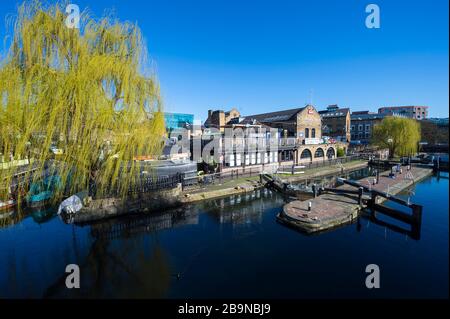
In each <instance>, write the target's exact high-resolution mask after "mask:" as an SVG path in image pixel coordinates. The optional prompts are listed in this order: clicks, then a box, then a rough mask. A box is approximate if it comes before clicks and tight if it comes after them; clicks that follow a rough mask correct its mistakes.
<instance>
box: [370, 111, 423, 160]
mask: <svg viewBox="0 0 450 319" xmlns="http://www.w3.org/2000/svg"><path fill="white" fill-rule="evenodd" d="M419 142H420V125H419V123H418V122H417V121H416V120H413V119H407V118H401V117H393V116H389V117H386V118H384V119H383V121H382V122H381V123H380V124H379V125H376V126H375V127H374V129H373V134H372V143H373V144H375V145H377V146H380V147H385V148H388V149H389V156H390V157H391V158H392V157H394V156H395V155H397V156H406V155H413V154H415V153H416V152H417V147H418V144H419Z"/></svg>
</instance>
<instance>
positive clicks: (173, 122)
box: [164, 113, 194, 131]
mask: <svg viewBox="0 0 450 319" xmlns="http://www.w3.org/2000/svg"><path fill="white" fill-rule="evenodd" d="M164 122H165V124H166V130H167V131H172V130H174V129H178V128H192V126H193V125H194V115H193V114H184V113H164Z"/></svg>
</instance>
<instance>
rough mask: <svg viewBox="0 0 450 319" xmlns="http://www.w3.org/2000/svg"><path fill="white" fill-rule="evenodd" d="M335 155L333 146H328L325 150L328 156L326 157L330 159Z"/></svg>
mask: <svg viewBox="0 0 450 319" xmlns="http://www.w3.org/2000/svg"><path fill="white" fill-rule="evenodd" d="M335 156H336V153H335V152H334V148H332V147H330V148H329V149H328V150H327V157H328V159H332V158H333V157H335Z"/></svg>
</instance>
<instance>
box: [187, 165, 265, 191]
mask: <svg viewBox="0 0 450 319" xmlns="http://www.w3.org/2000/svg"><path fill="white" fill-rule="evenodd" d="M261 172H262V167H245V168H242V169H233V170H229V171H226V172H218V173H213V174H205V175H200V176H193V177H188V178H184V179H183V189H185V190H195V189H202V188H206V187H208V186H210V185H215V184H222V183H224V182H227V181H230V180H234V179H238V178H246V177H253V176H259V174H260V173H261Z"/></svg>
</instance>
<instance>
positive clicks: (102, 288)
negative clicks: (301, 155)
mask: <svg viewBox="0 0 450 319" xmlns="http://www.w3.org/2000/svg"><path fill="white" fill-rule="evenodd" d="M446 177H447V178H448V175H447V176H446ZM439 183H440V185H439V188H438V187H437V180H436V179H435V178H430V179H428V180H425V181H423V182H421V183H420V184H418V185H417V186H415V187H416V188H418V189H417V190H416V192H415V196H422V197H419V198H418V199H417V202H420V203H422V202H423V203H424V204H425V205H426V206H425V209H426V210H427V209H428V210H427V211H426V212H425V214H424V217H426V218H424V221H423V222H424V225H425V227H424V229H422V230H420V227H419V228H418V229H414V228H408V227H406V228H405V227H404V225H400V224H398V223H396V222H395V221H394V222H392V221H391V220H388V219H385V218H382V216H381V215H378V214H375V215H374V216H371V215H370V214H367V216H366V215H364V216H363V217H361V218H359V219H358V220H357V223H356V225H351V226H349V227H343V228H340V229H339V230H333V231H331V232H329V233H326V234H322V235H319V236H314V237H309V236H306V235H304V234H301V233H297V232H295V233H294V232H290V230H289V229H287V228H285V227H282V226H281V225H278V224H276V222H275V215H276V213H277V212H278V211H279V209H281V207H282V205H283V204H284V203H285V202H286V199H285V198H283V197H282V196H280V195H279V194H277V193H274V192H272V191H270V190H268V189H261V190H259V191H255V192H252V193H247V194H240V195H234V196H229V197H226V198H220V199H216V200H209V201H205V202H201V203H198V204H195V205H191V206H187V207H184V208H183V209H177V210H172V211H168V212H164V213H160V214H148V215H135V216H130V217H128V218H117V219H111V220H105V221H102V222H98V223H95V224H91V225H84V226H82V227H80V226H75V225H66V224H64V223H62V222H61V221H60V220H59V219H58V218H52V215H53V213H51V211H50V210H48V211H46V210H38V211H35V212H34V216H33V213H32V212H31V211H28V212H22V213H21V216H20V217H17V216H16V217H14V216H15V214H18V213H19V212H15V213H13V214H11V216H9V217H10V218H9V219H11V220H12V219H14V218H15V220H16V222H17V223H19V225H17V224H16V225H15V226H14V227H11V225H13V224H9V225H10V226H8V227H7V228H4V229H2V230H1V231H0V268H1V269H3V270H4V272H2V273H1V274H0V288H1V289H0V297H8V298H11V297H13V298H14V297H21V298H23V297H37V298H40V297H46V298H94V297H95V298H165V297H178V298H186V297H192V296H194V297H217V296H225V297H233V296H236V295H237V296H243V297H259V296H261V297H280V296H284V297H286V296H288V297H289V296H290V297H304V296H307V297H312V296H313V297H323V296H328V295H329V294H328V295H327V292H328V291H329V290H327V289H328V288H329V287H330V285H331V286H333V287H335V286H341V285H342V284H343V282H342V281H341V279H342V278H344V279H345V285H346V286H345V287H347V288H344V290H345V289H347V290H345V291H344V292H343V293H342V295H343V296H359V295H360V294H362V295H364V294H365V293H366V291H365V290H364V289H363V290H361V289H362V288H360V287H361V282H360V280H359V277H358V278H355V277H354V274H355V267H356V268H358V267H359V266H360V263H361V264H364V265H366V264H367V262H377V263H380V264H383V265H387V266H386V267H387V268H386V269H388V268H389V267H391V268H396V269H400V268H401V269H406V270H405V273H402V274H397V273H396V274H395V275H392V276H391V278H394V277H395V278H398V276H400V277H401V276H403V275H404V277H405V278H406V277H408V278H410V277H411V276H413V275H414V276H417V278H418V281H419V283H418V287H420V289H421V290H420V291H415V292H411V295H414V296H421V295H424V294H425V293H424V292H423V291H427V290H426V289H428V288H427V287H429V286H430V285H429V282H428V280H431V281H433V282H443V281H445V279H446V277H445V274H444V273H443V272H442V271H441V268H440V267H436V266H431V265H429V264H428V263H425V261H426V260H428V259H429V258H433V259H434V260H438V261H439V263H441V264H444V266H445V261H446V260H447V259H448V258H447V259H446V258H444V257H448V255H446V254H445V253H444V252H443V251H444V249H443V248H448V247H447V246H445V245H444V244H445V243H448V228H446V227H445V225H448V214H446V211H445V212H444V213H442V210H441V211H440V212H439V213H437V212H438V211H439V209H440V208H441V207H440V206H441V205H442V204H440V205H437V204H436V203H435V202H436V201H435V200H433V199H430V200H429V201H427V199H426V196H428V197H430V198H432V197H433V196H438V198H442V196H443V195H442V194H444V193H445V194H447V191H448V180H444V179H441V181H440V182H439ZM443 183H444V184H443ZM441 190H442V191H441ZM424 192H428V193H424ZM422 194H426V195H422ZM436 194H438V195H436ZM404 196H407V195H404ZM445 196H447V195H445ZM445 198H448V197H445ZM444 204H445V203H444ZM383 217H384V216H383ZM36 223H43V224H40V225H37V224H36ZM369 225H373V226H375V227H369ZM380 226H381V227H380ZM391 230H392V231H394V232H393V233H392V234H391V236H389V238H388V237H387V232H388V231H391ZM420 232H422V233H423V234H422V237H423V239H422V240H418V241H405V240H404V238H403V237H406V238H414V239H419V238H420V236H421V234H420ZM383 234H384V236H383ZM398 234H401V235H405V236H400V238H399V236H398ZM444 239H445V240H444ZM409 242H411V243H414V244H413V245H414V246H410V245H411V244H410V243H409ZM444 246H445V247H444ZM430 247H431V248H430ZM441 247H442V249H441ZM409 248H411V249H409ZM412 248H414V253H411V251H412ZM355 251H357V252H358V253H357V254H356V253H355ZM324 256H326V258H325V257H324ZM424 256H429V257H427V258H425V257H424ZM394 257H395V258H394ZM324 258H325V259H324ZM324 260H326V262H324ZM70 263H76V264H78V265H79V266H80V271H81V274H82V275H81V288H80V289H67V288H66V285H65V280H66V276H67V274H66V273H65V272H64V271H65V266H66V265H67V264H70ZM412 264H414V265H418V266H417V269H424V271H423V272H420V273H417V274H416V272H414V274H413V273H412V272H408V271H409V268H407V267H406V266H407V265H412ZM262 265H263V266H262ZM330 265H331V266H332V267H333V268H335V269H341V270H342V277H341V276H338V277H333V276H328V277H327V274H328V273H329V269H328V268H329V266H330ZM405 265H406V266H405ZM388 266H389V267H388ZM361 267H362V266H361ZM405 267H406V268H405ZM426 267H433V271H431V272H430V271H428V270H429V268H426ZM444 268H445V267H444ZM311 269H314V272H316V273H320V274H321V276H322V275H323V276H324V277H323V280H319V281H317V278H316V277H315V276H306V277H305V276H294V277H292V278H289V280H283V279H282V278H281V279H280V277H279V276H278V274H279V273H280V272H288V273H294V272H296V273H298V274H307V273H308V272H310V271H311ZM348 269H350V270H351V271H350V270H348ZM358 269H359V268H358ZM361 269H364V268H361ZM415 269H416V268H414V269H413V270H415ZM447 269H448V267H447ZM346 270H348V271H346ZM413 270H411V271H413ZM223 274H226V275H223ZM430 274H431V275H430ZM386 276H387V277H385V278H388V277H389V276H390V275H389V273H386ZM430 276H432V277H433V276H434V277H433V278H431V279H430ZM261 278H263V279H264V280H261ZM340 278H341V279H340ZM344 279H343V280H344ZM422 279H423V280H422ZM420 280H422V281H423V282H421V281H420ZM299 287H303V288H302V289H299ZM363 288H364V287H363ZM236 289H238V290H236ZM391 292H395V296H402V293H403V294H404V293H406V294H407V293H409V291H404V290H402V285H401V284H399V285H397V286H395V288H392V289H391V290H384V291H383V292H382V293H386V295H380V296H387V297H392V296H393V293H391ZM428 293H430V292H429V291H428ZM339 296H341V295H339Z"/></svg>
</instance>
